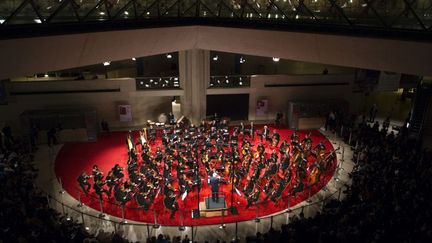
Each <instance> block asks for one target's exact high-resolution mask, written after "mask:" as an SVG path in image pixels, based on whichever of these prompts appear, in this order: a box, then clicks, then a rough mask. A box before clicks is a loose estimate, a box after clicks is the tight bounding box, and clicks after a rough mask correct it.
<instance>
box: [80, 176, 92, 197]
mask: <svg viewBox="0 0 432 243" xmlns="http://www.w3.org/2000/svg"><path fill="white" fill-rule="evenodd" d="M89 179H90V176H88V175H87V174H86V173H85V172H82V173H81V174H80V175H79V176H78V178H77V181H78V184H79V185H80V187H81V188H82V190H83V191H84V192H85V193H86V194H87V193H88V192H89V191H90V188H91V184H90V183H89V182H88V180H89Z"/></svg>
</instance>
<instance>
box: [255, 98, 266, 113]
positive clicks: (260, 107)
mask: <svg viewBox="0 0 432 243" xmlns="http://www.w3.org/2000/svg"><path fill="white" fill-rule="evenodd" d="M267 111H268V100H267V99H259V100H257V106H256V114H257V116H264V115H267Z"/></svg>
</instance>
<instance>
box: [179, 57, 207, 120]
mask: <svg viewBox="0 0 432 243" xmlns="http://www.w3.org/2000/svg"><path fill="white" fill-rule="evenodd" d="M179 76H180V86H181V88H182V89H183V90H184V95H183V96H181V97H180V102H181V112H182V115H184V116H186V117H188V118H189V119H190V120H191V121H192V123H194V124H199V122H200V121H201V120H202V119H204V118H205V117H206V100H207V97H206V95H207V87H208V86H209V84H210V51H208V50H199V49H192V50H186V51H180V52H179Z"/></svg>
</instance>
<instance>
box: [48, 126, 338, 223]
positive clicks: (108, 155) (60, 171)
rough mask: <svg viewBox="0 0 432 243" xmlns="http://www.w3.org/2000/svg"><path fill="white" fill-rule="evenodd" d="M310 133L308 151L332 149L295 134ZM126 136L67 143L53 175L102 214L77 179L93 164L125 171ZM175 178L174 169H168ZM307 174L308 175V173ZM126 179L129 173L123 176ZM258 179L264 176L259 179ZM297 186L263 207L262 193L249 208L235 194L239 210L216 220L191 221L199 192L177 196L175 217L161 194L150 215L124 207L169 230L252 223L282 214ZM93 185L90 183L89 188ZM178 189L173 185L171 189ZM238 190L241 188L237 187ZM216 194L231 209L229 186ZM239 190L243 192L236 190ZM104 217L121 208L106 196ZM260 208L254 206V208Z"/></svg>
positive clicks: (316, 137)
mask: <svg viewBox="0 0 432 243" xmlns="http://www.w3.org/2000/svg"><path fill="white" fill-rule="evenodd" d="M261 128H262V126H257V129H258V130H259V129H261ZM269 128H270V130H271V131H272V132H273V130H274V128H273V127H271V126H269ZM277 130H278V133H279V134H280V136H281V139H280V141H281V142H282V141H283V140H285V139H286V140H288V141H290V139H289V138H290V136H291V134H292V131H291V130H289V129H288V128H280V127H279V128H277ZM308 133H311V138H312V147H314V146H315V145H316V144H318V143H319V142H322V143H323V144H324V145H325V147H326V149H327V150H328V151H332V150H333V146H332V144H331V142H330V141H329V140H327V139H326V138H325V137H324V135H322V134H321V133H320V132H319V131H316V130H314V131H301V132H297V134H298V136H299V138H300V141H301V139H303V138H304V136H305V135H306V134H308ZM126 134H127V133H126V132H112V133H110V134H104V135H102V136H100V137H99V140H98V141H97V142H81V143H66V144H64V145H63V147H62V148H61V150H60V152H59V153H58V155H57V158H56V163H55V172H56V175H57V177H58V178H59V179H61V181H62V183H63V187H64V189H65V190H66V191H67V192H68V193H69V194H70V195H71V196H72V197H74V198H75V199H77V200H79V199H80V200H81V202H82V203H83V204H85V205H86V206H89V207H91V208H93V209H95V210H100V204H99V199H98V196H97V195H96V194H95V193H94V191H93V189H92V190H91V193H90V194H89V195H85V194H84V193H83V192H82V190H81V189H80V187H79V185H78V183H77V180H76V178H77V177H78V175H79V174H80V173H81V172H82V171H85V172H86V173H87V174H91V170H92V166H93V165H94V164H97V165H98V166H99V169H100V170H101V171H102V172H103V173H104V175H107V173H108V171H109V170H111V168H112V167H113V166H114V165H115V164H116V163H118V164H120V166H122V167H124V168H127V165H126V162H127V160H128V154H127V148H126V144H125V137H126ZM134 135H135V137H136V136H138V135H137V133H136V134H134ZM160 140H161V139H160V137H158V139H157V141H156V145H153V146H151V150H152V152H154V151H155V150H156V147H157V146H158V145H160V144H161V141H160ZM241 141H242V139H241V138H240V141H239V144H241ZM252 144H253V145H254V147H253V149H254V150H255V149H256V146H257V145H258V144H259V137H258V136H255V141H252ZM271 150H272V149H271V148H270V146H269V145H268V143H267V145H266V153H270V152H271ZM307 159H308V166H309V165H310V164H312V163H314V160H315V159H314V158H313V156H309V157H308V158H307ZM335 169H336V159H334V160H333V161H332V162H331V164H330V166H329V168H328V169H327V171H325V172H322V174H321V176H320V182H319V183H317V184H315V185H313V186H312V187H311V189H310V192H309V189H305V190H303V191H302V192H299V193H297V194H296V195H295V196H290V197H289V205H290V207H292V206H295V205H296V204H298V203H300V202H302V201H304V200H306V199H307V198H308V196H309V194H310V196H313V195H314V194H315V193H317V192H318V191H320V190H321V188H322V187H324V186H325V185H326V184H327V183H328V182H329V180H330V179H331V178H332V176H333V174H334V171H335ZM172 171H173V174H174V173H175V169H172ZM307 173H308V175H307V176H306V179H307V178H308V176H309V171H308V172H307ZM125 174H126V177H127V172H125ZM200 175H201V177H202V178H203V179H204V180H203V185H202V189H201V192H200V201H203V200H204V197H207V196H209V195H210V194H211V190H210V187H209V185H208V184H207V180H206V179H207V175H206V172H205V170H204V166H203V165H202V164H200ZM261 176H262V175H261ZM245 181H246V179H243V181H242V184H241V185H242V187H243V186H244V183H245ZM294 182H295V175H293V178H291V183H290V184H288V186H287V188H286V189H285V190H284V191H283V194H282V197H281V198H280V199H279V200H278V201H277V202H276V203H274V202H272V201H270V200H267V201H266V202H263V203H261V201H262V200H263V199H264V198H265V194H264V192H261V194H260V197H259V202H260V203H259V206H256V205H255V204H253V205H252V206H250V207H249V208H246V205H247V200H246V198H245V197H244V195H242V194H241V195H239V194H238V193H237V192H234V204H235V206H236V207H237V210H238V215H231V214H230V213H228V215H227V216H224V217H220V216H216V217H200V218H196V219H193V218H192V210H193V209H196V208H197V200H198V199H197V190H193V192H190V193H189V194H188V195H187V197H186V198H185V200H183V201H182V200H181V198H180V196H179V197H178V202H179V211H177V212H176V214H175V217H174V218H173V219H171V218H170V211H169V210H168V209H166V208H165V207H164V205H163V193H162V192H160V193H159V194H158V196H157V197H156V198H155V201H154V203H153V205H152V207H151V208H150V210H148V211H144V210H143V209H141V208H140V207H139V206H138V205H137V203H136V202H135V200H132V201H130V202H128V203H127V204H126V207H125V210H124V212H125V215H124V217H125V218H126V219H128V220H134V221H139V222H145V223H151V224H154V223H157V224H160V225H169V226H179V225H208V224H220V223H230V222H236V221H245V220H252V219H254V218H256V217H257V216H258V217H263V216H267V215H271V214H275V213H277V212H280V211H282V210H284V209H286V208H287V207H288V191H289V189H290V188H291V187H292V186H293V184H294ZM92 183H93V182H92V181H91V184H92ZM175 186H176V185H175ZM305 188H307V183H306V182H305ZM239 189H240V188H239ZM220 190H221V191H223V192H224V193H225V196H226V203H227V207H228V208H229V207H230V206H231V184H226V185H225V184H223V185H221V187H220ZM240 191H241V189H240ZM102 206H103V210H104V213H106V214H109V215H113V216H116V217H122V211H121V207H120V206H119V204H118V203H117V202H115V200H114V199H113V198H111V199H108V198H107V197H104V201H103V204H102ZM257 207H258V208H257Z"/></svg>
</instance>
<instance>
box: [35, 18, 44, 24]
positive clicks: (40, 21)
mask: <svg viewBox="0 0 432 243" xmlns="http://www.w3.org/2000/svg"><path fill="white" fill-rule="evenodd" d="M34 22H36V23H37V24H41V23H42V20H40V19H34Z"/></svg>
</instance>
